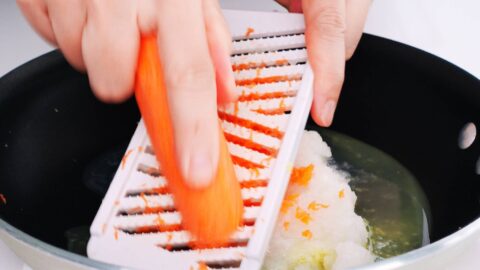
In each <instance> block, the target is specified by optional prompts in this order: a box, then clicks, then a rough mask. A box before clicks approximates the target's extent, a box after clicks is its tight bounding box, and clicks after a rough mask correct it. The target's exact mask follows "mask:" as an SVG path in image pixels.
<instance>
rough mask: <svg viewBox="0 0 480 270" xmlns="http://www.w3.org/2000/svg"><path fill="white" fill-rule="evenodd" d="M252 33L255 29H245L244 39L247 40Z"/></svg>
mask: <svg viewBox="0 0 480 270" xmlns="http://www.w3.org/2000/svg"><path fill="white" fill-rule="evenodd" d="M253 32H255V29H253V28H251V27H248V28H247V31H246V32H245V37H246V38H249V37H250V35H251V34H252V33H253Z"/></svg>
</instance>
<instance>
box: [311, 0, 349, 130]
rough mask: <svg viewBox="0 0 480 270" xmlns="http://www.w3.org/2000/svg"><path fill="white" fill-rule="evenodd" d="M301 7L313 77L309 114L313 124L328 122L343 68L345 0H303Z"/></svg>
mask: <svg viewBox="0 0 480 270" xmlns="http://www.w3.org/2000/svg"><path fill="white" fill-rule="evenodd" d="M303 11H304V14H305V23H306V41H307V48H308V60H309V63H310V65H311V66H312V69H313V73H314V77H315V81H314V85H313V88H314V101H313V107H312V117H313V119H314V120H315V122H316V123H317V124H319V125H321V126H330V125H331V123H332V120H333V115H334V112H335V108H336V106H337V102H338V98H339V96H340V90H341V88H342V84H343V79H344V71H345V31H346V21H345V20H346V19H345V0H332V1H330V0H329V1H315V0H304V1H303Z"/></svg>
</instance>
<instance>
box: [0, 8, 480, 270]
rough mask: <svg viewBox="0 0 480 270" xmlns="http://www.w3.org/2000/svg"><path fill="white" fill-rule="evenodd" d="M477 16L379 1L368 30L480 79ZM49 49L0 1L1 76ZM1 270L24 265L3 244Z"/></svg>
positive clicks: (473, 263) (461, 265)
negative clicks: (437, 57)
mask: <svg viewBox="0 0 480 270" xmlns="http://www.w3.org/2000/svg"><path fill="white" fill-rule="evenodd" d="M348 1H357V0H347V2H348ZM221 2H222V6H223V7H224V8H231V9H250V10H267V11H268V10H281V8H280V7H279V6H278V5H276V4H275V3H273V2H272V1H267V0H263V1H262V0H238V1H235V0H223V1H221ZM479 13H480V1H479V0H376V1H374V3H373V4H372V8H371V10H370V14H369V17H368V20H367V24H366V27H365V32H367V33H371V34H376V35H379V36H383V37H387V38H390V39H393V40H397V41H400V42H403V43H406V44H409V45H412V46H415V47H417V48H420V49H423V50H425V51H428V52H430V53H433V54H435V55H437V56H440V57H442V58H444V59H446V60H448V61H450V62H452V63H454V64H456V65H458V66H460V67H461V68H463V69H465V70H466V71H468V72H470V73H471V74H473V75H474V76H476V77H477V78H480V15H479ZM50 50H52V47H51V46H49V45H48V44H47V43H45V42H44V41H43V40H41V39H40V38H39V37H38V36H37V35H35V33H34V32H33V31H32V30H31V28H30V27H29V26H28V24H27V23H26V21H25V20H24V19H23V17H22V16H21V14H20V12H19V10H18V9H17V7H16V3H15V1H14V0H0V76H3V75H4V74H6V73H7V72H8V71H10V70H12V69H13V68H15V67H17V66H18V65H20V64H22V63H25V62H26V61H28V60H30V59H32V58H34V57H37V56H39V55H41V54H43V53H45V52H48V51H50ZM479 91H480V89H479ZM479 254H480V239H479V241H478V245H477V247H476V248H475V249H472V250H471V251H470V252H468V253H466V254H464V256H463V257H462V258H458V261H456V262H452V265H450V266H445V267H446V269H447V268H448V269H472V270H473V269H480V258H477V257H478V255H479ZM475 255H477V256H475ZM454 266H455V267H454ZM0 269H12V270H15V269H21V264H20V262H18V261H17V259H16V257H15V256H14V255H13V254H12V253H11V252H10V251H9V250H8V248H7V247H5V246H4V245H3V244H2V243H1V242H0Z"/></svg>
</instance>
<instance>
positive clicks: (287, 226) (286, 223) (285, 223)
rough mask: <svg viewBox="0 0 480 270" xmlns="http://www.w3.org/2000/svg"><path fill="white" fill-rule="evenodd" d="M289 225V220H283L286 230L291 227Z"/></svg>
mask: <svg viewBox="0 0 480 270" xmlns="http://www.w3.org/2000/svg"><path fill="white" fill-rule="evenodd" d="M289 227H290V222H288V221H285V222H283V229H284V230H285V231H288V228H289Z"/></svg>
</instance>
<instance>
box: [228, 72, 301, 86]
mask: <svg viewBox="0 0 480 270" xmlns="http://www.w3.org/2000/svg"><path fill="white" fill-rule="evenodd" d="M300 79H301V76H299V75H295V76H287V75H276V76H269V77H255V78H252V79H242V80H236V81H235V83H236V85H237V86H247V85H257V84H264V83H274V82H285V81H291V80H300ZM289 84H291V82H290V83H289Z"/></svg>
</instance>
